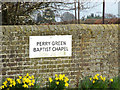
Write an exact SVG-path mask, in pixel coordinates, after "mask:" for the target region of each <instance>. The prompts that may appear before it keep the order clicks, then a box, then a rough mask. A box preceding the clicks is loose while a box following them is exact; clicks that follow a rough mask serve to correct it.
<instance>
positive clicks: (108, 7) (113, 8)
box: [56, 1, 118, 21]
mask: <svg viewBox="0 0 120 90" xmlns="http://www.w3.org/2000/svg"><path fill="white" fill-rule="evenodd" d="M95 3H96V2H91V5H92V4H95ZM96 4H97V6H96V7H94V8H90V9H87V10H83V11H81V12H80V18H82V17H83V16H85V17H86V16H87V15H90V14H91V13H94V14H96V15H100V16H102V10H103V9H102V8H103V5H102V2H97V3H96ZM63 13H64V12H61V14H63ZM70 13H72V14H74V13H75V12H74V11H71V12H70ZM105 13H107V14H108V13H110V14H114V15H116V16H118V2H113V1H111V2H110V1H109V2H108V1H107V2H105ZM56 20H57V21H60V18H56Z"/></svg>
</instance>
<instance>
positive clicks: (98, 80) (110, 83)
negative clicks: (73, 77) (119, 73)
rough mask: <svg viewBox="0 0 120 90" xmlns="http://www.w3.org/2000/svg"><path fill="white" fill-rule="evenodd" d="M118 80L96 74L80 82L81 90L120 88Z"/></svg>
mask: <svg viewBox="0 0 120 90" xmlns="http://www.w3.org/2000/svg"><path fill="white" fill-rule="evenodd" d="M118 86H119V83H118V79H116V80H114V79H110V80H108V79H106V77H103V76H102V75H99V74H96V75H95V76H94V77H89V76H88V77H85V78H83V80H80V81H79V87H78V88H79V89H80V90H81V89H95V88H102V89H105V88H114V87H118Z"/></svg>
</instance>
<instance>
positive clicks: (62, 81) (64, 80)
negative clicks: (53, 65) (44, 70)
mask: <svg viewBox="0 0 120 90" xmlns="http://www.w3.org/2000/svg"><path fill="white" fill-rule="evenodd" d="M68 83H69V79H68V77H66V76H65V74H63V75H62V74H60V75H59V76H58V75H57V74H55V77H54V78H51V77H49V88H52V89H53V88H54V89H56V90H57V89H64V88H67V87H68V86H69V84H68Z"/></svg>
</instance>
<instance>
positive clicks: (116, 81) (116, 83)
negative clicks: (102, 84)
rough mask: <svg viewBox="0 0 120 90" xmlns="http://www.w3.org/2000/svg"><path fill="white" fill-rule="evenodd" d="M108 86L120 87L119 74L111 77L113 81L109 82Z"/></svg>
mask: <svg viewBox="0 0 120 90" xmlns="http://www.w3.org/2000/svg"><path fill="white" fill-rule="evenodd" d="M109 86H110V88H114V89H118V88H119V89H120V76H116V77H114V78H113V82H110V84H109Z"/></svg>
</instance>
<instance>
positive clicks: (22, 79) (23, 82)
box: [0, 73, 35, 90]
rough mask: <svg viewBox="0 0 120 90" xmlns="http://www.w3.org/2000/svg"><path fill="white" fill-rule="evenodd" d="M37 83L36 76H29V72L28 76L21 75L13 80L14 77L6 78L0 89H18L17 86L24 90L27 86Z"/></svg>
mask: <svg viewBox="0 0 120 90" xmlns="http://www.w3.org/2000/svg"><path fill="white" fill-rule="evenodd" d="M34 85H35V79H34V76H33V75H32V76H29V74H28V73H27V74H26V76H21V75H20V76H19V78H17V79H15V80H13V79H12V78H6V81H4V82H3V83H2V86H1V87H0V89H2V90H6V89H7V90H9V89H10V90H16V88H22V90H24V89H26V88H31V87H33V86H34Z"/></svg>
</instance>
